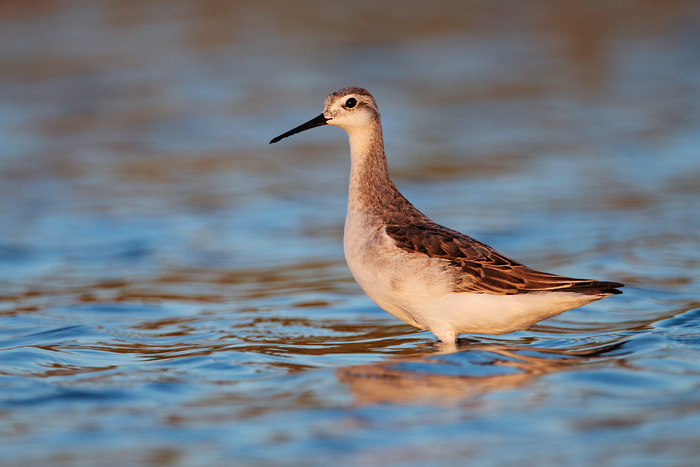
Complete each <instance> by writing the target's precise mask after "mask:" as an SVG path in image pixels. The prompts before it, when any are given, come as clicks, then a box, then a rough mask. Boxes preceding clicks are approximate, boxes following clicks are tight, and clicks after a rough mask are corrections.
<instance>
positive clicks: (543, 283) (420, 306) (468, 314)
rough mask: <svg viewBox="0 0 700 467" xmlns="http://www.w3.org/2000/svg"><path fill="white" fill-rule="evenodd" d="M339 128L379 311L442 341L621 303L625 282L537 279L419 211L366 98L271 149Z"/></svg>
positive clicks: (339, 103) (355, 266)
mask: <svg viewBox="0 0 700 467" xmlns="http://www.w3.org/2000/svg"><path fill="white" fill-rule="evenodd" d="M323 125H333V126H336V127H339V128H342V129H343V130H345V131H346V132H347V134H348V138H349V141H350V158H351V164H350V166H351V168H350V182H349V190H348V204H347V215H346V219H345V229H344V233H343V249H344V253H345V259H346V262H347V264H348V267H349V269H350V272H351V273H352V275H353V277H354V279H355V280H356V281H357V283H358V284H359V285H360V287H361V288H362V289H363V290H364V292H365V293H366V294H367V295H368V296H369V298H371V299H372V300H373V301H374V302H375V303H376V304H377V305H378V306H379V307H381V308H382V309H384V310H385V311H387V312H389V313H390V314H392V315H393V316H395V317H396V318H398V319H400V320H402V321H404V322H406V323H408V324H410V325H412V326H415V327H417V328H419V329H423V330H428V331H430V332H432V333H433V334H434V335H435V337H437V339H438V340H440V341H442V342H444V343H446V344H451V345H455V343H456V342H457V339H458V337H459V335H461V334H470V335H471V334H495V335H498V334H508V333H511V332H515V331H518V330H524V329H527V328H528V327H530V326H531V325H533V324H535V323H537V322H539V321H541V320H543V319H546V318H549V317H551V316H554V315H557V314H559V313H562V312H564V311H567V310H570V309H572V308H577V307H579V306H582V305H585V304H588V303H590V302H593V301H595V300H599V299H601V298H604V297H608V296H610V295H615V294H620V293H622V291H620V290H618V289H619V288H620V287H623V286H624V284H621V283H619V282H609V281H596V280H590V279H575V278H571V277H565V276H561V275H557V274H551V273H547V272H541V271H537V270H535V269H531V268H529V267H527V266H525V265H524V264H522V263H519V262H518V261H515V260H513V259H510V258H508V257H507V256H505V255H503V254H501V253H499V252H498V251H496V250H495V249H493V248H491V247H490V246H488V245H486V244H484V243H482V242H480V241H478V240H476V239H474V238H472V237H469V236H467V235H465V234H463V233H460V232H458V231H456V230H453V229H450V228H447V227H443V226H442V225H439V224H437V223H435V222H433V221H432V220H430V219H429V218H428V217H426V216H425V215H424V214H423V213H422V212H420V211H419V210H418V209H416V208H415V207H414V206H413V204H411V203H410V202H409V201H408V200H407V199H406V198H405V197H404V196H403V195H402V194H401V193H400V192H399V190H398V189H397V188H396V186H395V185H394V183H393V182H392V180H391V178H390V176H389V169H388V165H387V160H386V155H385V152H384V139H383V135H382V124H381V119H380V115H379V109H378V107H377V103H376V102H375V100H374V97H372V95H371V94H370V93H369V92H368V91H367V90H366V89H364V88H361V87H347V88H343V89H340V90H339V91H336V92H333V93H331V94H329V95H328V97H327V98H326V101H325V105H324V108H323V113H321V114H320V115H319V116H317V117H315V118H313V119H311V120H309V121H308V122H306V123H304V124H302V125H299V126H297V127H295V128H293V129H291V130H289V131H287V132H286V133H283V134H281V135H279V136H277V137H276V138H273V139H272V140H271V141H270V144H272V143H276V142H278V141H280V140H281V139H283V138H286V137H288V136H292V135H294V134H297V133H300V132H302V131H305V130H309V129H311V128H316V127H320V126H323Z"/></svg>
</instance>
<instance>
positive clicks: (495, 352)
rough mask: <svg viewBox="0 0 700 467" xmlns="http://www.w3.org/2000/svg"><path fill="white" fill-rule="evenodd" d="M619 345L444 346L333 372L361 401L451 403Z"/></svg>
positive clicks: (591, 357)
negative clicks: (441, 350)
mask: <svg viewBox="0 0 700 467" xmlns="http://www.w3.org/2000/svg"><path fill="white" fill-rule="evenodd" d="M436 345H438V346H439V345H440V344H439V343H438V344H436ZM621 346H622V344H615V345H604V346H601V347H592V346H589V347H587V348H586V349H585V350H583V351H575V350H548V349H537V348H531V347H520V346H504V345H481V344H478V345H473V346H469V348H468V350H463V351H461V352H458V353H455V350H453V349H452V348H449V349H448V350H447V352H448V353H447V354H446V355H443V356H441V357H437V358H436V357H428V358H419V359H411V360H401V361H399V362H398V363H397V362H393V361H389V362H385V363H381V364H371V365H361V366H354V367H346V368H342V369H340V370H338V376H339V378H340V381H342V382H344V383H345V384H347V385H348V386H349V387H350V391H351V392H352V394H353V396H354V398H355V401H356V402H358V403H360V404H376V403H385V402H391V403H421V404H425V403H428V404H431V405H437V406H443V405H447V406H453V405H454V404H455V403H459V402H460V401H470V400H472V399H473V398H474V396H475V395H479V394H484V393H489V392H491V391H500V390H505V389H514V388H517V387H519V386H522V385H525V384H527V383H528V382H530V381H531V380H532V379H533V378H535V377H538V376H541V375H545V374H547V373H552V372H555V371H562V370H566V369H572V368H575V367H577V366H580V365H583V364H586V363H592V362H594V361H598V362H599V361H600V360H601V358H602V357H603V356H604V355H605V353H607V352H609V351H612V350H617V349H618V348H620V347H621Z"/></svg>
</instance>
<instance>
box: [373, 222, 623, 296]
mask: <svg viewBox="0 0 700 467" xmlns="http://www.w3.org/2000/svg"><path fill="white" fill-rule="evenodd" d="M386 233H387V235H388V236H389V237H390V238H391V239H392V240H394V242H395V243H396V246H397V247H399V248H401V249H402V250H405V251H409V252H414V253H422V254H425V255H427V256H430V257H433V258H441V259H444V260H447V261H449V263H450V264H451V265H452V266H453V267H454V268H455V292H477V293H491V294H497V295H513V294H520V293H532V292H545V291H561V292H576V293H581V294H586V295H608V294H619V293H622V292H621V291H619V290H617V288H618V287H623V284H620V283H617V282H600V281H594V280H588V279H574V278H572V277H564V276H558V275H556V274H550V273H546V272H541V271H536V270H534V269H530V268H528V267H527V266H525V265H523V264H521V263H519V262H517V261H515V260H512V259H510V258H508V257H507V256H504V255H502V254H501V253H499V252H497V251H496V250H494V249H493V248H491V247H490V246H488V245H486V244H484V243H481V242H480V241H478V240H475V239H473V238H471V237H468V236H467V235H464V234H462V233H459V232H457V231H456V230H452V229H448V228H446V227H442V226H441V225H438V224H435V223H434V222H430V221H428V222H420V223H415V224H411V225H387V226H386Z"/></svg>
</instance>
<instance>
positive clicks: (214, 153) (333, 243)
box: [0, 0, 700, 465]
mask: <svg viewBox="0 0 700 467" xmlns="http://www.w3.org/2000/svg"><path fill="white" fill-rule="evenodd" d="M699 22H700V9H699V8H698V6H697V4H696V2H686V1H683V0H679V1H672V2H668V1H663V2H661V1H655V0H645V1H638V2H597V1H594V2H558V1H546V0H544V1H541V2H534V3H533V2H527V3H525V2H499V3H498V4H495V3H493V2H458V3H454V2H447V1H437V2H425V3H422V4H418V3H416V4H405V5H403V6H402V8H400V9H396V8H395V6H393V5H392V4H386V5H384V4H377V3H376V2H371V3H370V2H357V3H354V4H353V8H348V7H347V6H346V5H344V4H340V3H333V2H325V3H323V4H319V3H317V2H307V1H304V2H302V3H295V5H294V7H293V8H290V6H289V5H288V4H287V3H285V2H267V3H260V2H257V3H256V2H214V1H197V2H194V1H185V0H177V1H169V2H165V1H154V2H146V3H144V2H134V1H131V0H127V1H122V2H107V1H91V2H71V3H63V4H62V3H52V2H20V1H6V2H3V3H2V4H1V5H0V67H1V69H2V73H0V96H2V98H1V99H0V100H1V101H2V102H3V105H1V106H0V140H1V141H2V144H0V219H1V220H2V222H0V388H1V389H0V437H1V438H2V440H3V442H2V446H0V458H2V459H3V464H4V463H8V464H9V465H12V464H17V465H36V464H50V465H61V464H63V465H80V464H92V463H94V462H95V459H100V461H101V463H102V464H105V465H132V464H133V465H138V464H148V465H154V464H155V465H178V464H180V465H217V464H230V463H232V462H236V463H243V464H264V465H268V464H276V463H283V464H284V463H294V464H300V465H306V464H317V465H318V464H327V459H329V458H332V459H334V460H335V461H336V462H337V463H339V464H360V465H365V464H369V465H373V464H382V465H391V464H426V463H436V462H439V461H443V460H444V462H445V463H454V462H455V461H457V462H459V461H462V460H463V459H465V458H469V459H470V460H473V462H474V463H479V464H496V465H506V464H507V465H513V464H518V465H522V464H557V465H577V464H579V465H581V464H585V465H591V464H604V465H610V464H625V465H628V464H635V465H636V464H640V465H641V464H659V465H692V464H694V463H696V460H697V458H698V456H700V448H698V446H700V439H699V438H698V435H697V433H698V426H700V410H698V407H700V396H699V394H700V391H699V390H698V389H699V384H698V381H700V380H699V379H698V377H699V376H700V365H699V364H698V362H700V358H699V357H700V337H699V333H698V318H699V317H700V300H699V299H698V293H697V290H698V286H699V285H700V282H699V278H700V237H699V236H698V234H697V232H698V231H700V210H698V208H697V206H698V205H699V203H700V200H699V195H700V184H699V183H698V180H700V158H698V157H697V155H698V148H700V133H698V131H697V129H698V128H699V127H700V104H699V103H700V80H698V79H697V77H698V76H700V55H699V52H698V51H699V50H700V48H698V47H697V44H698V39H699V36H698V31H700V28H699V27H698V23H699ZM348 85H360V86H364V87H366V88H368V89H369V90H370V91H371V92H372V93H373V94H374V95H375V97H376V98H377V100H378V102H379V105H380V108H381V109H382V118H383V123H384V130H385V131H384V132H385V139H386V145H387V150H388V158H389V164H390V170H391V173H392V175H393V177H394V181H395V182H396V183H397V185H398V186H399V187H400V189H401V190H402V191H403V192H404V193H405V194H406V195H407V196H408V198H409V199H411V200H412V201H413V202H415V204H416V205H417V206H418V207H419V208H420V209H421V210H423V211H424V212H426V214H428V215H429V216H430V217H431V218H434V219H435V220H436V221H438V222H440V223H442V224H445V225H449V226H451V227H454V228H457V229H459V230H461V231H464V232H466V233H468V234H471V235H474V236H475V237H477V238H479V239H481V240H483V241H485V242H487V243H489V244H492V245H493V246H495V247H496V248H498V249H499V250H500V251H503V252H504V253H505V254H508V255H510V256H513V257H517V258H519V259H521V260H522V261H524V262H525V263H526V264H528V265H532V266H534V267H537V268H539V269H544V270H552V271H553V272H558V273H561V274H566V275H572V276H582V277H595V278H600V279H609V280H618V281H621V282H624V283H626V284H627V285H628V286H627V287H626V288H625V293H624V295H621V296H618V297H614V298H613V299H609V300H605V301H602V302H597V303H595V304H592V305H590V306H587V307H585V308H582V309H577V310H572V311H569V312H567V313H565V314H563V315H560V316H558V317H556V318H553V319H550V320H547V321H545V322H543V323H539V324H537V325H536V326H534V327H533V328H532V329H530V330H528V331H523V332H518V333H514V334H510V335H506V336H471V337H470V338H465V339H463V340H462V341H461V342H460V345H459V347H458V348H457V349H456V351H455V349H446V348H444V347H442V346H440V345H439V344H438V343H436V342H435V341H434V338H433V336H432V335H431V334H430V333H426V332H420V331H418V330H416V329H413V328H411V327H409V326H406V325H404V324H403V323H401V322H399V321H397V320H396V319H394V318H393V317H391V316H389V315H388V314H386V313H384V312H383V311H381V310H380V309H378V308H377V307H376V306H375V305H373V304H372V303H371V302H370V301H369V300H368V299H367V298H366V297H365V296H364V295H363V294H362V292H361V291H360V290H359V288H358V287H357V285H356V284H355V283H354V282H353V281H352V279H351V277H350V275H349V272H348V270H347V267H346V266H345V263H344V260H343V256H342V245H341V237H342V231H343V220H344V216H345V213H344V209H345V197H346V191H347V177H348V168H349V161H348V148H347V139H346V136H345V135H344V134H342V132H339V131H337V130H335V129H327V130H326V131H320V130H319V131H318V132H317V133H315V134H311V133H310V134H308V136H305V137H303V138H300V139H297V140H295V141H292V142H290V144H289V145H286V146H285V147H284V148H282V149H280V148H272V149H271V148H270V147H269V146H268V145H267V142H268V141H269V140H270V138H271V137H272V136H274V135H276V134H279V133H280V132H281V131H284V130H285V129H287V128H290V127H291V126H292V125H293V124H295V123H298V121H299V119H300V118H301V119H303V118H306V117H311V116H313V115H316V114H317V113H318V112H319V111H320V110H321V106H322V102H323V99H324V97H325V96H326V95H327V93H328V92H331V91H333V90H336V89H339V88H341V87H344V86H348ZM542 440H547V445H546V449H541V448H540V446H541V445H542Z"/></svg>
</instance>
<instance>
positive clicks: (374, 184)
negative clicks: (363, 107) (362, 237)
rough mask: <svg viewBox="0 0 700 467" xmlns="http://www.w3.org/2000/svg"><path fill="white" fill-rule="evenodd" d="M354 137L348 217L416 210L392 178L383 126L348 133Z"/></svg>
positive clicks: (377, 124) (350, 136)
mask: <svg viewBox="0 0 700 467" xmlns="http://www.w3.org/2000/svg"><path fill="white" fill-rule="evenodd" d="M348 135H349V138H350V154H351V160H352V166H351V169H350V188H349V193H348V215H351V214H353V213H356V214H357V213H360V212H362V213H363V214H365V215H367V214H370V215H376V216H379V217H382V218H384V217H386V216H387V215H391V213H396V212H400V211H401V210H402V209H415V208H413V206H412V205H411V204H410V203H409V202H408V201H407V200H406V198H404V197H403V195H401V193H400V192H399V190H398V189H397V188H396V186H395V185H394V183H393V182H392V181H391V178H390V177H389V169H388V166H387V162H386V156H385V154H384V141H383V138H382V127H381V124H380V123H379V122H377V123H376V124H373V125H372V126H371V127H370V128H363V129H357V130H355V131H348Z"/></svg>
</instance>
